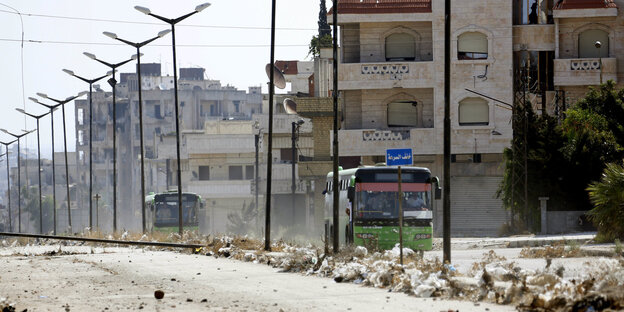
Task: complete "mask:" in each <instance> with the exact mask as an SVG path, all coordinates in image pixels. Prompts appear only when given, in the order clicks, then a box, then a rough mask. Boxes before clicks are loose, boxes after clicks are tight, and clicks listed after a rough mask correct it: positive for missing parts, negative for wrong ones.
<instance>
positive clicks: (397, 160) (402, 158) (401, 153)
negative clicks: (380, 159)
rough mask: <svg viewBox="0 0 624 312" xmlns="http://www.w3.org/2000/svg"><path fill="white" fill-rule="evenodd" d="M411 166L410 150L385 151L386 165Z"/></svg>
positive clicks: (395, 149)
mask: <svg viewBox="0 0 624 312" xmlns="http://www.w3.org/2000/svg"><path fill="white" fill-rule="evenodd" d="M412 164H413V160H412V149H411V148H391V149H387V150H386V165H388V166H403V165H412Z"/></svg>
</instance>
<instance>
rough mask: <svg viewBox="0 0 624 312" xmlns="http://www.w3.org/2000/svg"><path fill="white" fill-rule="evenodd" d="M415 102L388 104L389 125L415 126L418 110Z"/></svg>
mask: <svg viewBox="0 0 624 312" xmlns="http://www.w3.org/2000/svg"><path fill="white" fill-rule="evenodd" d="M416 108H417V107H416V102H412V101H409V102H392V103H389V104H388V126H389V127H416V126H417V125H418V110H417V109H416Z"/></svg>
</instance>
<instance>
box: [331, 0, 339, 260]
mask: <svg viewBox="0 0 624 312" xmlns="http://www.w3.org/2000/svg"><path fill="white" fill-rule="evenodd" d="M333 1H334V14H333V16H332V18H333V24H334V38H333V41H334V43H333V52H334V56H333V57H334V62H333V65H334V92H332V93H333V98H334V142H333V154H334V164H333V165H334V166H333V167H334V168H333V172H334V179H333V186H334V189H333V192H334V194H333V195H334V205H333V224H334V231H333V243H334V244H333V245H334V253H337V252H338V250H339V247H338V240H339V233H340V231H339V226H340V224H339V220H338V209H339V208H338V207H339V205H340V188H339V186H340V185H339V183H338V161H339V160H340V158H339V154H338V0H333Z"/></svg>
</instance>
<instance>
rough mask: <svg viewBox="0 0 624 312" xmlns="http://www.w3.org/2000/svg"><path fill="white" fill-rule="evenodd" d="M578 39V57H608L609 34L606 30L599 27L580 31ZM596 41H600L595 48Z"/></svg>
mask: <svg viewBox="0 0 624 312" xmlns="http://www.w3.org/2000/svg"><path fill="white" fill-rule="evenodd" d="M578 40H579V51H578V53H579V57H581V58H598V57H609V34H608V33H607V32H606V31H604V30H600V29H589V30H586V31H584V32H582V33H580V34H579V38H578ZM596 41H600V43H601V47H600V48H596V45H595V44H596Z"/></svg>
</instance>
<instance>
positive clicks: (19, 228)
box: [0, 129, 35, 233]
mask: <svg viewBox="0 0 624 312" xmlns="http://www.w3.org/2000/svg"><path fill="white" fill-rule="evenodd" d="M0 131H2V132H4V133H6V134H8V135H10V136H12V137H14V138H15V139H16V140H17V232H18V233H21V232H22V186H21V184H22V176H21V172H20V139H21V138H22V137H23V136H26V135H27V134H29V133H31V132H33V131H35V130H30V131H25V132H24V133H22V134H15V133H12V132H9V131H7V130H6V129H0ZM27 181H28V179H27Z"/></svg>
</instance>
